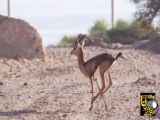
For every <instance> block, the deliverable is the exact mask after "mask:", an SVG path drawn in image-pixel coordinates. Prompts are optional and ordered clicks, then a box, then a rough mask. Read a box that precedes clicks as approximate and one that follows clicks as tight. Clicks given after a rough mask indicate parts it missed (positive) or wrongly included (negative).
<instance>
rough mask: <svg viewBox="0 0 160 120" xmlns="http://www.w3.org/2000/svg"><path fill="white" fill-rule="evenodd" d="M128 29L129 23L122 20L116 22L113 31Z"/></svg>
mask: <svg viewBox="0 0 160 120" xmlns="http://www.w3.org/2000/svg"><path fill="white" fill-rule="evenodd" d="M128 28H129V23H128V22H126V21H124V20H118V21H117V22H116V25H115V29H117V30H125V29H128Z"/></svg>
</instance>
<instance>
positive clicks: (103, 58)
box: [85, 53, 115, 76]
mask: <svg viewBox="0 0 160 120" xmlns="http://www.w3.org/2000/svg"><path fill="white" fill-rule="evenodd" d="M114 60H115V58H114V57H113V56H112V55H110V54H107V53H104V54H100V55H97V56H95V57H93V58H91V59H89V60H88V61H87V62H86V63H85V68H86V70H87V71H89V72H88V73H90V76H92V75H93V74H94V72H95V71H96V69H97V67H98V66H99V65H100V64H102V63H104V62H108V64H109V65H112V63H113V61H114Z"/></svg>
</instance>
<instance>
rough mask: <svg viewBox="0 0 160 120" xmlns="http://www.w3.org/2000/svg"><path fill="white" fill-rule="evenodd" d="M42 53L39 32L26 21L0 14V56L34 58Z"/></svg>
mask: <svg viewBox="0 0 160 120" xmlns="http://www.w3.org/2000/svg"><path fill="white" fill-rule="evenodd" d="M43 55H44V51H43V47H42V39H41V37H40V35H39V33H38V32H37V31H36V29H35V28H33V27H32V26H31V25H29V24H28V23H27V22H25V21H23V20H20V19H15V18H9V17H5V16H1V15H0V57H6V58H15V57H24V58H28V59H30V58H34V57H42V56H43Z"/></svg>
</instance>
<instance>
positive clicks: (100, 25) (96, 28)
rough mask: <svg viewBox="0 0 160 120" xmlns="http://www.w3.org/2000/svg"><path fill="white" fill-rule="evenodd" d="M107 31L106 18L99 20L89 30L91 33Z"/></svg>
mask: <svg viewBox="0 0 160 120" xmlns="http://www.w3.org/2000/svg"><path fill="white" fill-rule="evenodd" d="M106 31H107V22H106V21H105V20H98V21H96V22H95V24H94V25H93V26H92V27H91V29H90V30H89V34H90V35H97V34H103V33H105V32H106Z"/></svg>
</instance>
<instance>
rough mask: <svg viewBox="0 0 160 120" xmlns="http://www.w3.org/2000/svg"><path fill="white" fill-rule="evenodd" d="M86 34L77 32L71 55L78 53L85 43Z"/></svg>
mask: <svg viewBox="0 0 160 120" xmlns="http://www.w3.org/2000/svg"><path fill="white" fill-rule="evenodd" d="M85 38H86V35H83V34H79V35H78V38H77V40H76V41H75V42H74V43H73V49H72V50H71V55H76V56H78V55H80V54H81V53H82V50H83V48H84V45H85Z"/></svg>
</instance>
